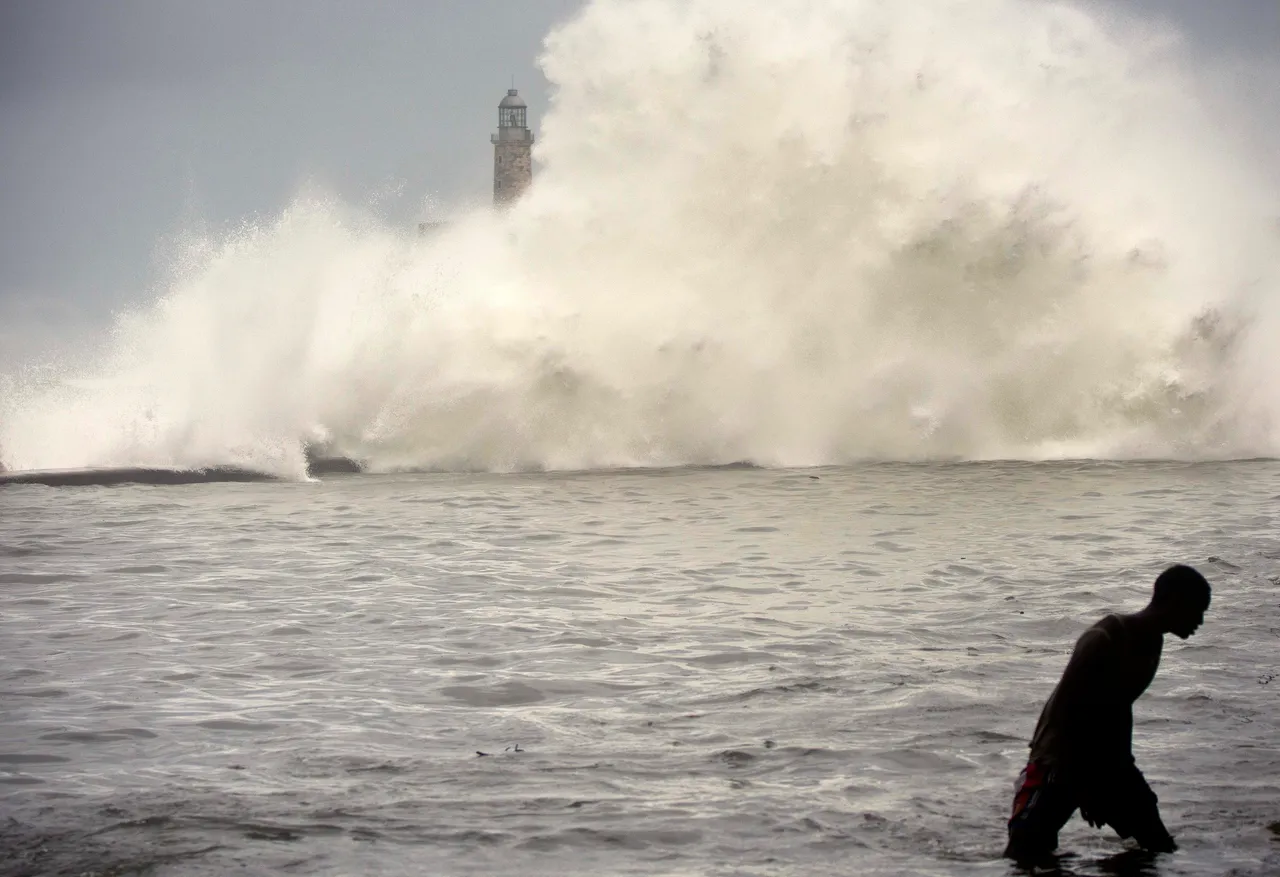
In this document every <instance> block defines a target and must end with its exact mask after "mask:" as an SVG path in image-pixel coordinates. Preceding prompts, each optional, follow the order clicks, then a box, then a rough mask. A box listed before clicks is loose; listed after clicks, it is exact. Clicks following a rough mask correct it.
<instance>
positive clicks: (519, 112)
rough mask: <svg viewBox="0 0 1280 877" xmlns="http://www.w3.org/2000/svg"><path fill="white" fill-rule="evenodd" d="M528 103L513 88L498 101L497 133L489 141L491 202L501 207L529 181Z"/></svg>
mask: <svg viewBox="0 0 1280 877" xmlns="http://www.w3.org/2000/svg"><path fill="white" fill-rule="evenodd" d="M528 112H529V110H528V106H527V104H525V102H524V98H522V97H520V95H519V94H517V93H516V90H515V89H514V88H511V89H508V90H507V96H506V97H504V98H503V99H502V103H500V104H498V133H497V134H494V135H493V136H491V137H490V138H489V139H490V141H491V142H492V143H493V203H494V205H495V206H497V207H504V206H506V205H508V204H510V203H511V202H513V201H515V200H516V199H517V198H519V197H520V196H521V195H522V194H523V193H524V190H525V189H527V188H529V184H530V183H532V182H533V132H532V131H530V130H529V119H528Z"/></svg>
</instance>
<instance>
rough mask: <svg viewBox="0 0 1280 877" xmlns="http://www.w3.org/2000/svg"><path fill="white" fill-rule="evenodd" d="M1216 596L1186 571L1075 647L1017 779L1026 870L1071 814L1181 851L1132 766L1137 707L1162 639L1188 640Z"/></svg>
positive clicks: (1016, 845) (1014, 823) (1044, 854)
mask: <svg viewBox="0 0 1280 877" xmlns="http://www.w3.org/2000/svg"><path fill="white" fill-rule="evenodd" d="M1209 597H1210V588H1209V583H1208V582H1207V581H1206V580H1205V578H1204V576H1202V575H1200V573H1198V572H1197V571H1196V570H1194V569H1192V568H1191V567H1189V566H1182V565H1178V566H1173V567H1170V568H1169V569H1167V570H1165V571H1164V572H1162V573H1161V574H1160V576H1159V577H1158V578H1157V579H1156V582H1155V589H1154V592H1153V594H1152V597H1151V602H1150V604H1148V605H1147V607H1146V608H1145V609H1143V610H1142V611H1140V612H1135V613H1133V614H1131V615H1108V616H1107V617H1106V618H1103V619H1102V620H1101V621H1099V622H1098V623H1097V624H1095V625H1093V626H1092V627H1090V628H1089V629H1088V630H1086V631H1085V632H1084V634H1083V635H1082V636H1081V637H1080V639H1079V640H1078V641H1077V642H1076V646H1075V650H1074V651H1073V652H1072V654H1071V660H1070V661H1069V662H1068V663H1067V668H1066V670H1064V671H1063V673H1062V679H1061V681H1059V682H1058V685H1057V687H1056V688H1054V690H1053V693H1052V694H1051V695H1050V696H1049V700H1048V702H1046V703H1045V705H1044V709H1043V711H1042V712H1041V713H1040V720H1039V722H1037V724H1036V730H1035V734H1034V735H1033V737H1032V739H1031V760H1030V762H1029V763H1028V764H1027V766H1026V768H1025V769H1024V770H1023V772H1022V774H1021V775H1020V776H1019V777H1018V784H1017V789H1016V791H1015V793H1014V801H1013V815H1012V817H1011V818H1010V819H1009V826H1008V828H1009V845H1008V847H1007V848H1006V849H1005V855H1006V856H1008V857H1009V858H1012V859H1015V860H1017V861H1018V862H1019V863H1020V864H1027V865H1030V864H1036V863H1043V862H1045V861H1046V860H1049V859H1050V857H1051V854H1052V853H1053V851H1054V849H1055V848H1056V847H1057V846H1058V830H1059V829H1061V828H1062V826H1063V825H1064V824H1066V821H1067V820H1068V819H1070V818H1071V814H1072V813H1074V812H1075V811H1076V809H1077V808H1079V810H1080V815H1081V816H1083V817H1084V819H1085V820H1086V821H1087V822H1088V823H1089V824H1090V825H1092V826H1095V827H1099V828H1100V827H1102V826H1104V825H1110V826H1111V827H1112V828H1114V829H1115V830H1116V832H1117V833H1118V834H1119V835H1120V836H1121V837H1132V838H1134V839H1135V840H1137V841H1138V843H1139V844H1140V845H1141V846H1142V847H1143V849H1145V850H1148V851H1150V852H1172V851H1173V850H1175V849H1177V845H1176V844H1175V843H1174V842H1173V837H1172V836H1171V835H1170V834H1169V832H1168V830H1167V829H1166V828H1165V826H1164V823H1163V822H1162V821H1161V820H1160V811H1159V808H1158V807H1157V804H1156V795H1155V793H1154V792H1152V791H1151V787H1150V786H1148V785H1147V781H1146V779H1145V778H1144V777H1143V776H1142V773H1141V772H1140V771H1139V770H1138V767H1137V765H1136V764H1135V763H1134V759H1133V753H1132V751H1131V747H1132V738H1133V703H1134V701H1136V700H1137V699H1138V697H1139V696H1141V694H1142V693H1143V692H1144V691H1146V690H1147V686H1148V685H1150V684H1151V680H1152V679H1153V678H1154V677H1155V675H1156V668H1157V667H1158V666H1159V664H1160V650H1161V647H1162V645H1163V642H1164V634H1166V633H1172V634H1174V635H1175V636H1178V637H1181V638H1182V639H1186V638H1187V637H1189V636H1191V635H1192V634H1193V633H1195V631H1196V628H1197V627H1199V626H1200V625H1201V624H1202V623H1203V622H1204V613H1205V611H1206V610H1207V609H1208V608H1209Z"/></svg>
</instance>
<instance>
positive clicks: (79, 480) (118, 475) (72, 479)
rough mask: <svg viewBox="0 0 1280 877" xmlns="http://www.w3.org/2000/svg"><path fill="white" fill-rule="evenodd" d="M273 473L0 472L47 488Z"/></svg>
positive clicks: (6, 480) (2, 478)
mask: <svg viewBox="0 0 1280 877" xmlns="http://www.w3.org/2000/svg"><path fill="white" fill-rule="evenodd" d="M279 480H280V479H279V478H277V477H276V476H275V475H268V474H266V473H265V472H254V471H251V470H249V469H240V468H237V467H235V466H210V467H208V468H206V469H152V468H148V467H145V466H129V467H121V468H115V469H44V470H29V471H26V472H0V486H3V485H5V484H43V485H44V486H46V487H114V486H116V485H119V484H211V483H214V482H222V481H279Z"/></svg>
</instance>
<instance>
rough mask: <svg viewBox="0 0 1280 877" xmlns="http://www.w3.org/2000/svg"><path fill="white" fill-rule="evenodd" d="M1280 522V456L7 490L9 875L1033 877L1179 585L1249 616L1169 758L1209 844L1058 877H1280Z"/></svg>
mask: <svg viewBox="0 0 1280 877" xmlns="http://www.w3.org/2000/svg"><path fill="white" fill-rule="evenodd" d="M1277 502H1280V464H1277V463H1275V462H1269V461H1255V462H1235V463H1138V462H1133V463H1090V462H1056V463H1013V462H1011V463H970V464H964V463H957V464H892V463H885V464H865V465H859V466H850V467H825V468H817V469H773V470H766V469H755V468H744V467H727V468H684V469H668V470H651V471H594V472H571V473H531V474H484V473H472V474H447V473H437V474H387V475H376V474H375V475H353V476H337V477H332V478H327V479H325V480H322V481H314V482H309V483H303V482H282V483H267V484H211V485H186V486H164V487H144V486H138V487H119V488H68V489H61V490H56V489H49V488H44V487H35V486H14V485H10V486H7V487H0V558H2V560H0V652H2V653H3V656H4V661H3V664H2V665H0V874H3V875H6V877H11V875H19V874H22V875H27V874H32V875H34V874H67V875H71V874H76V875H81V874H100V875H107V874H109V875H125V874H136V873H147V874H155V875H189V874H190V875H196V874H210V875H212V874H228V873H241V874H299V875H322V874H323V875H344V874H386V875H393V874H394V875H399V874H406V875H408V874H450V875H452V874H457V875H479V874H512V873H523V874H531V875H537V874H548V875H550V874H555V875H568V874H646V875H648V874H652V875H687V874H744V875H748V874H749V875H814V874H884V875H889V874H894V875H897V874H921V875H978V874H984V875H1003V874H1007V873H1010V872H1011V870H1012V869H1011V866H1010V865H1008V864H1007V863H1005V862H1003V861H1001V860H1000V859H999V854H1000V852H1001V849H1002V845H1003V840H1004V838H1003V832H1004V819H1005V818H1006V815H1007V811H1008V807H1009V803H1010V793H1011V788H1012V782H1013V780H1014V778H1015V776H1016V774H1017V773H1018V771H1019V769H1020V768H1021V767H1022V764H1023V761H1024V758H1025V755H1026V739H1027V738H1028V735H1029V734H1030V732H1031V729H1032V727H1033V726H1034V723H1035V719H1036V716H1037V713H1038V710H1039V706H1040V704H1041V702H1042V701H1043V699H1044V698H1045V697H1046V696H1047V695H1048V693H1049V691H1050V689H1051V688H1052V686H1053V684H1054V682H1055V681H1056V679H1057V675H1058V674H1059V673H1060V671H1061V669H1062V667H1063V666H1064V664H1065V661H1066V658H1067V655H1068V653H1069V650H1070V647H1071V645H1072V643H1073V641H1074V639H1075V637H1076V636H1078V634H1079V633H1080V632H1081V631H1082V630H1083V629H1084V627H1085V626H1087V625H1088V624H1090V623H1092V621H1094V620H1096V618H1098V617H1100V616H1101V615H1103V614H1105V613H1107V612H1110V611H1113V610H1121V611H1123V610H1133V609H1137V608H1140V607H1141V605H1143V603H1144V601H1145V599H1146V597H1147V595H1148V591H1149V586H1150V582H1151V580H1152V579H1153V578H1154V576H1155V574H1156V573H1158V572H1159V570H1160V569H1161V568H1163V566H1164V565H1166V564H1168V563H1171V562H1179V561H1182V562H1190V563H1193V564H1195V565H1196V566H1198V568H1200V569H1201V570H1202V571H1203V572H1204V573H1205V574H1206V575H1207V576H1208V578H1209V579H1210V581H1211V582H1212V584H1213V586H1214V600H1213V605H1212V608H1211V609H1210V612H1209V615H1208V618H1207V621H1206V624H1205V626H1204V627H1203V628H1202V629H1201V631H1200V632H1199V633H1198V634H1197V635H1196V636H1195V637H1193V638H1192V639H1191V640H1189V641H1188V642H1186V643H1182V642H1181V641H1178V640H1175V639H1172V638H1170V639H1169V641H1167V643H1166V650H1165V654H1164V658H1163V662H1162V667H1161V670H1160V673H1159V674H1158V676H1157V677H1156V680H1155V682H1154V683H1153V685H1152V687H1151V689H1150V690H1149V692H1148V693H1147V694H1146V695H1145V696H1144V697H1143V698H1142V699H1141V700H1140V701H1139V702H1138V704H1137V707H1136V720H1137V721H1136V732H1135V753H1136V755H1137V759H1138V763H1139V765H1140V767H1142V768H1143V769H1144V771H1145V772H1146V774H1147V776H1148V779H1149V780H1150V781H1151V783H1152V785H1153V787H1154V788H1155V790H1156V792H1157V794H1158V795H1159V796H1160V800H1161V808H1162V812H1163V814H1164V818H1165V821H1166V822H1167V824H1168V825H1169V827H1170V829H1171V830H1172V832H1173V833H1174V835H1175V836H1176V837H1177V839H1178V841H1179V843H1180V845H1181V849H1180V851H1179V852H1177V853H1176V854H1173V855H1168V856H1160V857H1157V858H1156V859H1154V860H1148V859H1144V858H1143V857H1142V856H1141V855H1137V854H1135V853H1133V852H1132V851H1128V850H1126V847H1125V845H1124V844H1123V843H1121V842H1120V841H1119V840H1118V839H1117V838H1115V837H1114V836H1113V835H1111V834H1110V833H1109V832H1099V831H1095V830H1093V829H1090V828H1088V827H1087V826H1085V825H1084V823H1082V822H1080V821H1079V819H1078V818H1076V819H1075V820H1073V822H1072V823H1071V824H1070V825H1069V826H1068V828H1067V830H1066V831H1065V832H1064V833H1063V838H1062V846H1063V850H1064V851H1065V852H1069V853H1071V854H1072V855H1071V856H1070V857H1069V858H1067V859H1064V861H1063V871H1062V873H1064V874H1079V875H1101V874H1116V873H1120V874H1152V875H1170V877H1172V875H1222V874H1228V873H1229V874H1235V875H1266V874H1274V873H1276V872H1277V870H1278V869H1280V838H1278V837H1277V833H1276V832H1277V826H1276V823H1277V820H1280V812H1278V811H1277V805H1276V802H1277V801H1280V771H1278V770H1277V766H1278V765H1280V752H1278V751H1277V740H1280V733H1278V731H1280V728H1278V727H1277V723H1278V720H1280V701H1278V700H1277V697H1278V696H1280V679H1276V676H1277V675H1280V649H1277V644H1278V643H1277V640H1280V611H1278V610H1280V605H1278V604H1280V586H1278V585H1277V582H1278V581H1280V578H1278V576H1280V538H1278V537H1277V535H1276V534H1277V532H1280V527H1278V524H1280V522H1278V521H1277V518H1276V509H1277ZM481 753H484V754H483V755H482V754H481ZM1269 826H1270V827H1269Z"/></svg>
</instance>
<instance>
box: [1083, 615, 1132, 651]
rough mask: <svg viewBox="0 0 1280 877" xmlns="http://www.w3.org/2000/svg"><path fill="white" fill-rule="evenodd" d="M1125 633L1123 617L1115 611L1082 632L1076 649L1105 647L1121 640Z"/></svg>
mask: <svg viewBox="0 0 1280 877" xmlns="http://www.w3.org/2000/svg"><path fill="white" fill-rule="evenodd" d="M1124 634H1125V626H1124V619H1123V617H1122V616H1119V615H1116V614H1114V613H1113V614H1111V615H1107V616H1104V617H1102V618H1100V619H1098V620H1097V621H1096V622H1094V623H1093V624H1091V625H1090V626H1089V627H1088V628H1087V629H1086V630H1085V632H1084V633H1082V634H1080V638H1079V639H1078V640H1076V649H1077V650H1080V649H1098V648H1105V647H1106V646H1108V645H1111V644H1112V643H1116V642H1119V640H1120V639H1121V637H1123V636H1124Z"/></svg>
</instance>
